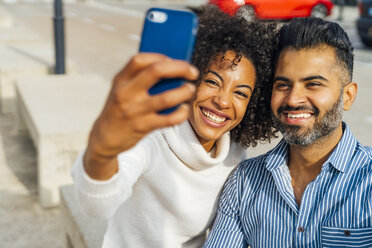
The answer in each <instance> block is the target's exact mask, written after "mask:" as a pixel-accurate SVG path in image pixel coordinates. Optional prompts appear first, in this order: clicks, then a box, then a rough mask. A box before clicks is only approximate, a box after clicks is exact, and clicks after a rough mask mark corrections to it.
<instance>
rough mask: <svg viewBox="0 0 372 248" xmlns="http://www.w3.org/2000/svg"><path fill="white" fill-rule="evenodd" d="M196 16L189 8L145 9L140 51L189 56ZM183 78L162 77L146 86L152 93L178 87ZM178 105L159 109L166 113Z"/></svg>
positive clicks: (194, 35)
mask: <svg viewBox="0 0 372 248" xmlns="http://www.w3.org/2000/svg"><path fill="white" fill-rule="evenodd" d="M197 28H198V18H197V16H196V15H195V14H194V13H193V12H191V11H186V10H185V11H183V10H171V9H162V8H151V9H149V10H148V11H147V12H146V17H145V22H144V26H143V31H142V38H141V45H140V52H154V53H162V54H165V55H167V56H168V57H170V58H173V59H181V60H186V61H189V62H190V60H191V56H192V52H193V49H194V43H195V37H196V33H197ZM183 81H184V80H183V79H180V78H174V79H165V80H161V81H160V82H158V83H157V84H156V85H155V86H154V87H152V88H151V89H150V90H149V93H150V94H151V95H154V94H158V93H161V92H163V91H166V90H170V89H174V88H177V87H180V86H181V85H182V83H183ZM177 107H178V106H176V107H173V108H170V109H166V110H163V111H161V112H160V113H162V114H168V113H171V112H173V111H174V110H176V109H177Z"/></svg>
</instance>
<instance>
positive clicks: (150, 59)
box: [114, 53, 170, 83]
mask: <svg viewBox="0 0 372 248" xmlns="http://www.w3.org/2000/svg"><path fill="white" fill-rule="evenodd" d="M165 60H170V58H169V57H167V56H165V55H163V54H159V53H139V54H136V55H134V56H133V57H132V58H131V59H130V60H129V62H128V63H127V64H126V66H125V67H124V68H123V69H122V70H121V71H120V72H119V73H118V74H117V75H116V76H115V79H114V83H119V82H120V81H125V80H128V79H130V78H132V77H133V76H135V75H136V74H138V73H139V72H140V71H141V70H143V69H144V68H146V67H148V66H149V65H151V64H154V63H158V62H161V61H165Z"/></svg>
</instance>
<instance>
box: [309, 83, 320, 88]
mask: <svg viewBox="0 0 372 248" xmlns="http://www.w3.org/2000/svg"><path fill="white" fill-rule="evenodd" d="M306 86H307V87H317V86H321V84H320V83H318V82H309V83H307V84H306Z"/></svg>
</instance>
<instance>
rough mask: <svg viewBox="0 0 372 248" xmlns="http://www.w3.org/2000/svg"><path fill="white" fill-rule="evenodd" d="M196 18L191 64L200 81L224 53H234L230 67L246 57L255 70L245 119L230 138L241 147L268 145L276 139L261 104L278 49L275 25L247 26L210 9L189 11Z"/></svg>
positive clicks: (267, 106)
mask: <svg viewBox="0 0 372 248" xmlns="http://www.w3.org/2000/svg"><path fill="white" fill-rule="evenodd" d="M192 10H193V11H194V12H195V13H196V14H197V15H198V16H199V30H198V35H197V38H196V43H195V48H194V54H193V59H192V63H193V64H194V65H195V66H196V67H197V68H198V69H199V70H200V76H199V79H198V80H197V82H196V83H197V84H198V83H199V82H200V80H201V78H202V77H203V76H204V75H205V74H206V73H207V71H208V68H209V67H210V66H211V63H213V62H215V60H216V59H217V57H218V58H221V59H220V60H221V61H218V62H222V60H223V59H224V55H225V53H226V52H227V51H233V52H234V53H235V56H236V57H235V60H234V61H233V64H232V66H231V67H234V66H236V65H237V64H238V63H239V62H240V59H241V58H242V57H243V56H244V57H246V58H247V59H248V60H249V61H250V62H251V63H252V64H253V65H254V67H255V69H256V86H255V89H254V91H253V94H252V96H251V99H250V101H249V104H248V107H247V110H246V113H245V116H244V118H243V120H242V121H241V122H240V124H239V125H238V126H236V127H235V128H234V129H233V130H231V137H232V138H233V140H234V141H235V142H238V143H240V144H241V145H242V146H243V147H249V146H253V147H255V146H256V145H257V142H258V141H260V142H270V141H271V138H273V137H277V135H276V132H277V130H276V129H274V128H273V123H272V116H271V107H270V102H269V101H265V98H267V96H268V95H267V94H268V92H269V91H270V90H271V87H272V79H273V70H274V62H275V54H276V50H277V47H278V27H277V24H275V23H268V22H257V21H254V22H248V21H246V20H245V19H244V18H242V17H239V16H229V15H227V14H225V13H223V12H222V11H220V10H219V9H218V8H217V7H215V6H213V5H205V6H202V7H199V8H196V9H195V8H194V9H192Z"/></svg>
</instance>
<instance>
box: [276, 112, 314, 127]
mask: <svg viewBox="0 0 372 248" xmlns="http://www.w3.org/2000/svg"><path fill="white" fill-rule="evenodd" d="M282 115H283V116H284V118H285V121H286V122H287V123H288V124H297V125H298V124H303V123H305V122H307V121H309V120H310V119H312V117H313V116H314V113H309V112H299V111H295V112H287V111H285V112H283V113H282Z"/></svg>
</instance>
